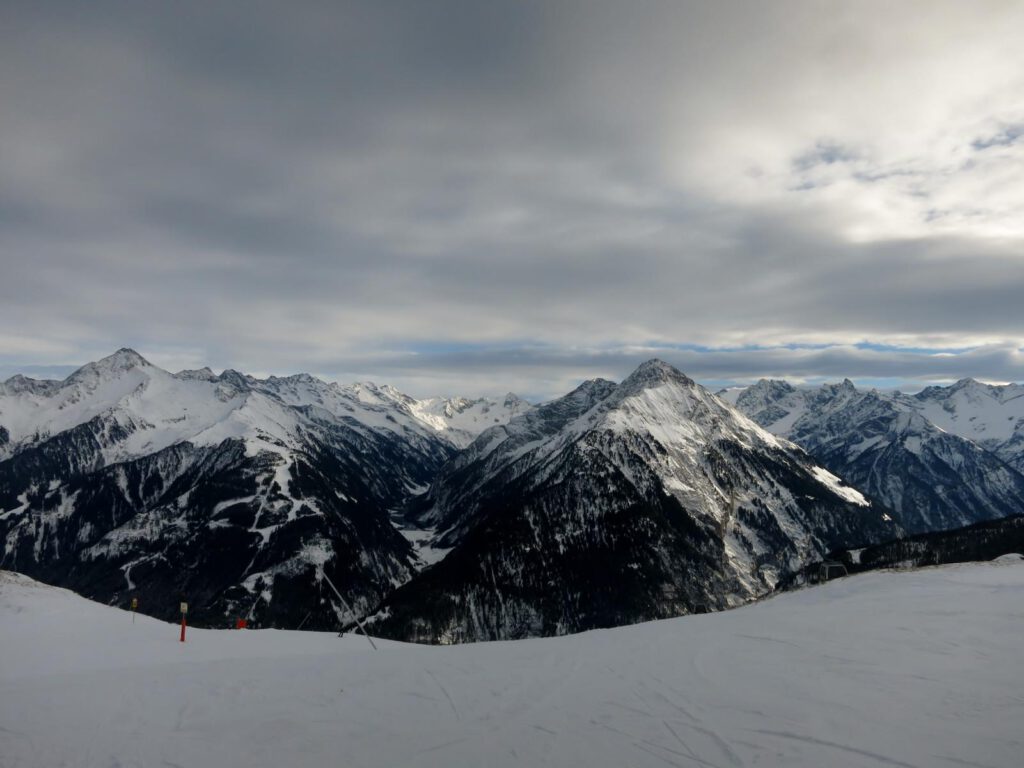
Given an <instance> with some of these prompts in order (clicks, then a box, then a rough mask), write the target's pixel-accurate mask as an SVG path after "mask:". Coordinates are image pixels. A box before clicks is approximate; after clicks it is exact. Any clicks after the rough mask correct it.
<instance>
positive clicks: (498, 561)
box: [377, 360, 900, 642]
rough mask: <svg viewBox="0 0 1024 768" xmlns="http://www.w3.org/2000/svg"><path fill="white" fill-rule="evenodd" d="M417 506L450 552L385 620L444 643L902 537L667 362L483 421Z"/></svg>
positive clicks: (750, 594) (582, 615)
mask: <svg viewBox="0 0 1024 768" xmlns="http://www.w3.org/2000/svg"><path fill="white" fill-rule="evenodd" d="M410 514H411V515H412V516H413V517H414V518H415V519H416V520H417V521H418V522H420V523H421V524H423V525H427V526H433V527H435V528H436V530H437V531H438V533H437V541H438V542H439V543H440V544H442V545H444V546H446V547H451V548H452V550H451V553H450V554H449V555H448V556H447V557H445V558H444V559H443V560H442V561H441V562H439V563H437V564H436V565H434V566H432V567H430V568H428V569H427V570H425V571H423V572H421V573H420V574H418V575H417V576H416V577H415V578H414V579H412V580H411V581H410V582H409V583H407V584H406V585H404V586H403V587H401V588H399V589H398V590H397V591H396V592H395V593H394V594H393V595H392V596H391V597H390V598H389V599H388V601H387V602H386V604H385V609H384V612H383V613H382V614H381V619H380V621H379V623H378V624H377V629H378V631H381V632H383V633H385V634H388V635H391V636H394V637H400V638H403V639H411V640H427V641H442V642H454V641H461V640H482V639H508V638H516V637H526V636H532V635H545V634H563V633H566V632H574V631H579V630H582V629H588V628H594V627H601V626H612V625H616V624H624V623H633V622H636V621H642V620H645V619H651V618H659V617H666V616H674V615H679V614H683V613H690V612H693V611H696V610H699V609H707V608H711V609H716V608H724V607H728V606H731V605H737V604H740V603H742V602H744V601H746V600H749V599H752V598H754V597H758V596H761V595H764V594H767V593H768V592H770V591H771V590H772V589H773V587H774V585H775V583H776V582H777V581H778V579H779V578H780V577H781V576H783V575H785V574H788V573H790V572H793V571H796V570H799V569H800V568H802V567H803V566H804V565H805V564H806V563H807V562H808V561H809V560H812V559H816V558H820V557H821V556H822V555H823V554H824V553H825V552H827V551H828V550H830V549H833V548H835V546H836V545H837V543H838V542H862V543H864V542H869V541H872V542H877V541H882V540H885V539H888V538H892V537H893V536H896V535H898V534H899V533H900V528H899V526H898V525H896V524H895V523H894V522H893V521H892V520H891V519H890V517H889V515H888V514H887V511H886V510H885V508H884V507H882V506H881V505H878V504H876V503H874V502H872V501H871V500H870V499H868V498H865V497H864V496H863V495H862V494H860V493H859V492H858V491H856V490H855V489H853V488H850V487H848V486H846V485H844V484H843V483H842V481H840V480H839V479H838V478H836V477H835V476H833V475H832V474H830V473H829V472H828V471H827V470H825V469H823V468H821V467H819V466H817V465H815V464H814V462H813V461H812V460H811V459H810V458H809V457H808V456H807V455H806V454H805V453H804V452H803V451H802V450H800V449H799V448H797V447H796V446H795V445H793V444H791V443H789V442H787V441H784V440H779V439H777V438H776V437H774V436H772V435H771V434H769V433H768V432H766V431H765V430H763V429H761V428H760V427H759V426H757V424H755V423H754V422H753V421H751V420H750V419H748V418H747V417H746V416H744V415H743V414H742V413H740V412H738V411H736V410H735V409H733V408H732V407H731V406H729V405H728V404H726V403H723V402H722V401H721V400H719V399H718V398H717V397H715V396H714V395H713V394H711V393H710V392H708V391H707V390H706V389H704V388H703V387H701V386H700V385H699V384H696V383H695V382H694V381H693V380H691V379H689V378H688V377H686V376H685V375H684V374H682V373H681V372H679V371H678V370H676V369H674V368H672V367H671V366H669V365H667V364H666V363H664V362H662V361H659V360H652V361H649V362H647V363H644V364H643V365H641V366H640V367H639V368H638V369H637V370H636V371H634V372H633V373H632V374H631V375H630V376H629V377H628V378H626V379H625V380H624V381H623V382H622V383H621V384H618V385H616V384H613V383H612V382H608V381H604V380H600V379H597V380H593V381H588V382H584V383H583V384H582V385H580V386H579V387H578V388H577V389H576V390H574V391H573V392H571V393H569V394H568V395H566V396H565V397H563V398H560V399H557V400H554V401H552V402H550V403H547V404H544V405H542V406H539V407H538V408H536V409H535V410H533V411H531V412H530V413H528V414H525V415H523V416H520V417H517V418H513V419H512V420H511V421H509V423H508V424H506V425H503V426H499V427H495V428H493V429H490V430H488V431H486V432H484V433H483V434H481V435H480V437H478V438H477V439H476V440H475V441H474V442H473V443H472V444H471V445H470V446H469V447H468V448H467V449H466V450H465V451H463V452H462V453H460V454H458V455H457V456H456V457H455V458H454V459H452V460H451V461H450V462H449V463H448V464H447V465H446V466H445V467H444V468H443V469H442V470H441V472H440V474H439V476H438V479H437V480H436V481H435V483H434V484H433V485H432V486H431V489H430V491H429V492H428V493H427V494H426V495H425V496H424V497H421V498H419V499H417V500H416V503H415V504H414V505H413V507H412V508H411V510H410Z"/></svg>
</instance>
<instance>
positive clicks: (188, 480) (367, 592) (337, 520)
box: [0, 349, 530, 626]
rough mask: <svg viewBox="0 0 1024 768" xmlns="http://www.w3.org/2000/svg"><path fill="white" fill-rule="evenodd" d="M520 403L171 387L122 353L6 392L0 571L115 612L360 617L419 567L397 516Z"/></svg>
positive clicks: (187, 382) (220, 381) (302, 387)
mask: <svg viewBox="0 0 1024 768" xmlns="http://www.w3.org/2000/svg"><path fill="white" fill-rule="evenodd" d="M529 408H530V406H529V405H528V404H526V403H524V402H522V401H520V400H518V398H515V397H514V396H512V395H510V396H509V397H507V398H505V400H504V401H503V402H494V401H486V400H478V401H467V400H464V399H456V400H451V401H438V400H431V401H416V400H414V399H413V398H410V397H408V396H406V395H403V394H402V393H400V392H398V391H397V390H395V389H393V388H391V387H387V386H376V385H374V384H371V383H360V384H354V385H350V386H340V385H338V384H334V383H326V382H324V381H321V380H319V379H316V378H314V377H312V376H308V375H297V376H291V377H286V378H275V377H271V378H269V379H262V380H261V379H255V378H253V377H251V376H246V375H244V374H241V373H238V372H237V371H231V370H228V371H225V372H224V373H222V374H220V375H215V374H214V373H213V372H212V371H210V370H209V369H203V370H198V371H183V372H181V373H177V374H172V373H169V372H167V371H164V370H162V369H160V368H158V367H156V366H154V365H151V364H150V363H148V362H147V361H146V360H145V359H143V358H142V357H141V356H140V355H139V354H137V353H136V352H134V351H132V350H129V349H122V350H119V351H118V352H116V353H115V354H113V355H111V356H109V357H107V358H104V359H103V360H100V361H98V362H95V363H90V364H88V365H85V366H83V367H82V368H81V369H79V370H78V371H76V372H75V373H74V374H72V375H71V376H69V377H68V378H67V379H66V380H64V381H59V382H58V381H34V380H30V379H26V378H24V377H15V378H13V379H10V380H8V381H7V382H4V383H3V384H2V385H0V425H2V427H0V541H2V542H3V549H2V552H0V562H2V563H3V565H4V567H8V568H16V569H18V570H21V571H23V572H25V573H29V574H33V575H35V576H38V577H40V578H45V579H47V580H50V581H53V582H57V583H61V584H64V585H67V586H71V587H73V588H75V589H78V590H79V591H82V592H84V593H85V594H89V595H94V596H96V597H100V598H102V599H106V600H117V599H121V598H122V597H123V596H124V595H126V594H128V593H130V592H134V591H135V590H136V589H137V588H138V587H137V585H141V584H145V590H146V592H147V594H148V595H149V596H150V602H151V604H154V605H156V604H163V605H166V606H168V608H167V610H168V611H171V610H172V608H171V606H172V604H173V602H174V600H173V599H172V598H173V596H174V595H176V594H179V593H180V594H188V595H191V596H192V597H193V599H192V602H193V604H195V605H196V606H197V607H199V616H198V618H199V619H200V620H210V621H213V620H220V619H221V618H223V617H227V616H236V615H243V616H244V615H249V616H250V617H254V618H256V619H257V620H262V621H275V622H278V623H284V624H288V623H291V624H297V623H298V622H299V621H301V620H302V619H303V618H304V617H310V618H311V620H312V621H311V624H312V625H313V626H316V625H317V624H318V623H320V624H323V623H329V624H332V623H336V621H337V619H334V618H332V616H331V613H332V612H334V611H335V610H336V611H338V612H340V613H341V614H345V613H346V612H345V609H344V607H343V606H341V605H340V604H338V605H335V604H334V602H333V600H334V598H333V595H332V594H331V592H330V590H326V591H325V590H324V589H323V587H322V583H321V574H322V573H324V572H325V571H326V572H327V573H328V575H329V576H330V577H331V579H332V580H334V581H335V583H337V584H339V586H342V587H343V588H344V590H345V591H346V592H347V593H348V594H349V596H350V601H351V603H352V604H353V606H354V607H355V609H356V610H357V611H358V612H365V611H366V610H368V609H369V608H370V607H372V606H374V605H376V604H377V603H378V602H379V601H380V600H381V599H382V598H383V596H384V595H385V594H386V593H387V592H388V591H390V589H392V588H393V587H394V586H395V585H396V584H399V583H401V582H403V581H405V580H407V579H408V578H410V577H411V575H412V574H413V573H414V572H415V570H416V568H417V566H418V562H417V557H416V553H415V552H414V551H413V549H412V548H411V546H410V544H409V542H408V541H407V540H406V539H405V538H404V537H403V536H402V535H401V534H400V533H399V532H398V531H396V530H395V528H394V526H393V525H392V523H391V520H390V510H391V508H393V507H396V506H399V505H401V504H402V503H404V502H405V501H406V499H408V498H409V497H410V496H411V495H412V494H414V493H417V492H420V491H422V490H424V489H425V488H426V487H427V485H428V484H429V483H430V481H431V480H432V478H433V476H434V475H435V473H436V472H437V470H438V469H439V467H440V466H441V465H442V464H443V463H444V462H445V461H446V460H447V459H448V458H450V457H451V456H452V455H454V453H455V452H456V450H457V449H458V447H459V446H460V445H463V444H465V442H466V440H467V439H469V438H470V437H471V436H472V434H473V430H474V429H476V430H477V431H481V430H482V429H483V428H484V427H486V426H491V425H493V424H494V423H495V421H497V422H499V423H500V421H501V420H503V419H507V418H509V417H510V416H511V415H512V414H513V413H518V412H522V411H525V410H528V409H529Z"/></svg>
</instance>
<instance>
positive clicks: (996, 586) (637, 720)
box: [0, 558, 1024, 768]
mask: <svg viewBox="0 0 1024 768" xmlns="http://www.w3.org/2000/svg"><path fill="white" fill-rule="evenodd" d="M177 631H178V630H177V627H176V626H174V625H171V624H165V623H162V622H158V621H156V620H153V619H150V618H147V617H143V616H138V617H136V620H135V624H134V625H133V624H132V620H131V616H130V614H128V613H127V612H124V611H121V610H118V609H115V608H110V607H107V606H102V605H98V604H95V603H91V602H89V601H86V600H84V599H82V598H79V597H77V596H75V595H73V594H72V593H70V592H67V591H65V590H60V589H56V588H52V587H46V586H42V585H39V584H37V583H35V582H32V581H31V580H28V579H26V578H25V577H20V576H16V575H13V574H0V766H3V768H15V767H17V768H22V767H24V768H29V767H31V768H35V767H37V766H38V767H39V768H43V767H45V768H53V767H54V766H61V765H66V766H76V767H82V768H86V767H89V766H103V767H104V768H107V767H108V766H113V765H117V766H181V767H182V768H187V767H191V766H251V767H253V768H259V767H260V766H275V768H277V767H279V766H380V767H381V768H391V767H392V766H519V765H521V766H576V765H585V766H597V767H600V766H615V767H616V768H620V767H622V766H665V765H669V766H717V767H720V768H725V767H726V766H754V765H756V766H814V767H815V768H821V767H823V766H830V767H831V766H834V767H836V768H842V767H843V766H858V768H859V767H860V766H915V767H918V766H919V767H920V768H925V767H930V766H963V765H973V766H989V767H995V768H1002V767H1004V766H1005V767H1006V768H1010V767H1011V766H1019V765H1020V764H1021V755H1022V754H1024V747H1022V735H1021V734H1022V730H1021V724H1022V723H1024V693H1022V691H1024V664H1022V663H1021V662H1020V652H1019V647H1020V638H1021V637H1022V636H1024V562H1022V561H1021V560H1020V559H1019V558H1018V559H1016V560H1014V559H1012V558H1003V559H1002V561H1001V562H999V563H997V564H972V565H963V566H947V567H943V568H935V569H926V570H922V571H917V572H882V573H872V574H865V575H862V576H857V577H853V578H848V579H842V580H839V581H836V582H832V583H830V584H827V585H825V586H822V587H818V588H814V589H808V590H803V591H801V592H796V593H791V594H787V595H782V596H780V597H777V598H774V599H772V600H767V601H764V602H762V603H759V604H756V605H751V606H748V607H744V608H740V609H737V610H734V611H729V612H726V613H720V614H708V615H701V616H691V617H686V618H682V619H674V620H668V621H660V622H652V623H648V624H642V625H636V626H633V627H622V628H618V629H613V630H598V631H593V632H589V633H585V634H581V635H576V636H570V637H563V638H551V639H540V640H527V641H518V642H507V643H485V644H478V645H467V646H455V647H423V646H413V645H404V644H400V643H389V642H385V641H378V645H379V647H380V650H379V651H377V652H374V651H373V650H372V649H371V648H370V647H369V644H368V643H367V642H366V640H365V639H364V638H362V637H361V636H358V635H348V636H346V637H344V638H337V637H335V636H334V635H333V634H314V633H299V632H283V631H273V630H265V631H214V630H205V631H204V630H194V629H190V630H189V633H188V641H187V642H186V643H185V644H181V643H179V642H178V639H177Z"/></svg>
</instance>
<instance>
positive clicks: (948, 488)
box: [724, 379, 1024, 533]
mask: <svg viewBox="0 0 1024 768" xmlns="http://www.w3.org/2000/svg"><path fill="white" fill-rule="evenodd" d="M1021 393H1024V387H1019V386H1018V385H1013V384H1011V385H1007V386H1004V387H996V386H990V385H984V384H979V383H978V382H975V381H973V380H964V381H961V382H958V383H957V384H955V385H953V386H951V387H929V388H928V389H925V390H924V391H922V392H921V393H919V394H917V395H906V394H903V393H900V392H893V393H884V392H879V391H877V390H860V389H858V388H857V387H855V386H854V385H853V383H852V382H850V381H849V380H846V381H843V382H842V383H840V384H825V385H822V386H820V387H814V388H797V387H794V386H792V385H790V384H788V383H787V382H785V381H778V380H767V379H762V380H761V381H759V382H757V383H756V384H753V385H751V386H750V387H747V388H745V389H742V390H731V391H729V392H727V393H724V396H725V397H727V398H729V399H731V400H733V401H734V402H735V404H736V407H737V408H739V409H740V410H742V411H743V412H744V413H746V414H747V415H749V416H750V417H751V418H752V419H754V420H755V421H756V422H758V423H759V424H761V425H762V426H763V427H765V428H766V429H768V430H769V431H771V432H773V433H774V434H778V435H780V436H782V437H785V438H787V439H789V440H792V441H794V442H795V443H797V444H799V445H800V446H802V447H803V448H804V449H806V450H807V451H808V452H809V453H811V455H813V456H815V457H816V458H818V459H819V460H820V461H821V462H822V463H824V465H825V466H826V467H828V468H829V469H830V470H831V471H832V472H835V473H836V474H838V475H840V476H841V477H843V478H845V479H846V480H848V481H849V482H850V483H852V484H853V485H855V486H856V487H858V488H860V489H861V490H863V491H865V492H867V493H870V494H872V495H873V496H875V497H877V498H879V499H880V500H882V501H883V502H884V503H885V504H886V505H887V506H889V507H891V508H892V509H893V510H895V512H896V513H897V515H898V516H899V519H900V522H901V523H902V524H903V526H904V527H905V528H906V529H907V530H908V531H909V532H911V533H922V532H926V531H935V530H943V529H949V528H959V527H961V526H964V525H969V524H971V523H975V522H979V521H982V520H989V519H994V518H999V517H1005V516H1008V515H1014V514H1020V513H1021V512H1022V511H1024V475H1022V474H1021V473H1020V472H1019V471H1018V470H1017V469H1016V467H1018V466H1020V465H1021V461H1022V458H1024V454H1022V452H1021V451H1020V450H1019V445H1020V439H1021V438H1020V435H1021V430H1022V424H1024V419H1022V416H1024V398H1022V397H1021V396H1020V394H1021ZM932 419H935V421H933V420H932Z"/></svg>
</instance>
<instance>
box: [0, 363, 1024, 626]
mask: <svg viewBox="0 0 1024 768" xmlns="http://www.w3.org/2000/svg"><path fill="white" fill-rule="evenodd" d="M1022 390H1024V388H1022V387H1019V386H1016V385H1010V386H1007V387H993V386H989V385H983V384H978V383H977V382H973V381H969V380H968V381H964V382H959V383H958V384H956V385H954V386H952V387H947V388H929V389H926V390H924V391H923V392H921V393H919V394H918V395H913V396H909V395H902V394H898V393H897V394H882V393H878V392H874V391H870V392H867V391H860V390H857V389H856V388H855V387H854V386H853V385H852V384H850V383H849V382H845V383H843V384H840V385H829V386H826V387H821V388H819V389H814V390H809V389H797V388H795V387H792V386H790V385H788V384H786V383H785V382H774V381H762V382H759V383H758V384H757V385H754V386H752V387H749V388H747V389H745V390H743V391H729V392H726V393H721V394H722V397H718V396H715V395H713V394H711V393H710V392H708V391H707V390H705V389H704V388H702V387H701V386H699V385H698V384H696V383H695V382H693V381H692V380H691V379H689V378H687V377H686V376H685V375H683V374H682V373H680V372H679V371H677V370H675V369H674V368H672V367H671V366H668V365H666V364H665V363H662V362H660V361H656V360H654V361H650V362H648V363H645V364H644V365H642V366H640V368H638V369H637V370H636V371H635V372H634V373H633V374H632V375H631V376H629V377H628V378H627V379H625V380H624V381H623V382H622V383H621V384H615V383H613V382H610V381H605V380H601V379H596V380H592V381H587V382H584V383H583V384H581V385H580V386H579V387H578V388H577V389H575V390H574V391H573V392H571V393H569V394H568V395H565V396H564V397H561V398H558V399H555V400H552V401H550V402H548V403H545V404H542V405H540V406H535V405H531V404H530V403H527V402H525V401H523V400H521V399H520V398H518V397H516V396H515V395H512V394H509V395H506V396H505V397H502V398H497V399H490V398H483V399H476V400H470V399H466V398H460V397H453V398H433V399H428V400H417V399H415V398H413V397H410V396H408V395H405V394H403V393H401V392H399V391H398V390H396V389H394V388H393V387H390V386H380V385H376V384H372V383H368V382H363V383H357V384H351V385H340V384H337V383H328V382H325V381H322V380H320V379H317V378H315V377H313V376H310V375H307V374H299V375H295V376H288V377H270V378H266V379H259V378H255V377H252V376H248V375H246V374H243V373H240V372H237V371H232V370H227V371H224V372H223V373H220V374H215V373H214V372H212V371H211V370H209V369H205V368H204V369H201V370H195V371H182V372H180V373H170V372H168V371H165V370H163V369H161V368H159V367H157V366H154V365H152V364H150V363H149V362H147V361H146V360H145V359H144V358H142V357H141V356H140V355H139V354H137V353H136V352H134V351H132V350H129V349H122V350H119V351H118V352H116V353H115V354H113V355H111V356H109V357H107V358H104V359H102V360H99V361H97V362H95V363H90V364H88V365H85V366H83V367H82V368H80V369H79V370H77V371H76V372H74V373H73V374H72V375H70V376H69V377H68V378H66V379H65V380H63V381H39V380H33V379H29V378H25V377H22V376H16V377H14V378H12V379H9V380H7V381H6V382H3V383H2V384H0V567H3V568H9V569H15V570H18V571H22V572H24V573H27V574H30V575H32V576H34V577H36V578H39V579H42V580H44V581H48V582H51V583H55V584H60V585H62V586H67V587H71V588H72V589H75V590H76V591H79V592H81V593H83V594H85V595H87V596H90V597H94V598H97V599H100V600H103V601H106V602H123V601H126V600H127V599H128V598H129V597H130V596H133V595H139V596H140V598H141V599H142V600H143V605H144V610H147V611H148V612H150V613H152V614H154V615H157V616H160V617H164V618H173V616H174V613H175V610H176V607H177V603H178V600H179V599H181V598H184V599H187V600H188V601H189V602H190V604H191V605H192V611H191V615H192V616H193V619H194V620H196V621H198V622H199V623H208V624H222V623H225V622H228V621H231V620H233V619H235V618H249V619H250V620H252V621H255V622H257V623H264V624H270V625H274V626H282V627H296V626H300V625H302V626H304V627H308V628H329V627H336V626H337V625H338V623H339V622H341V623H347V622H349V621H350V620H352V619H353V618H355V615H367V614H370V613H375V620H376V621H377V622H378V628H379V629H380V631H382V632H386V633H388V634H390V635H391V636H394V637H402V638H413V639H420V640H429V641H458V640H468V639H480V638H504V637H520V636H526V635H537V634H562V633H565V632H571V631H575V630H579V629H584V628H588V627H597V626H608V625H612V624H623V623H632V622H635V621H638V620H642V619H647V618H657V617H665V616H673V615H679V614H682V613H688V612H693V611H700V610H714V609H717V608H724V607H728V606H732V605H736V604H739V603H742V602H745V601H747V600H750V599H753V598H756V597H759V596H762V595H765V594H768V593H769V592H771V591H772V590H773V589H774V588H775V587H776V585H777V584H778V583H780V582H781V581H784V580H785V579H787V578H788V577H790V576H792V575H793V574H795V573H799V572H800V571H801V569H805V568H806V567H807V566H808V564H810V563H813V562H815V561H817V560H819V559H821V558H823V557H825V556H827V554H828V553H829V552H832V551H834V550H840V549H850V548H855V547H863V546H865V545H870V544H874V543H878V542H880V541H884V540H887V539H891V538H893V537H895V536H898V535H900V534H901V533H902V532H903V531H910V532H920V531H930V530H941V529H948V528H953V527H957V526H961V525H964V524H968V523H972V522H975V521H977V520H984V519H990V518H996V517H1001V516H1007V515H1012V514H1019V513H1020V512H1021V511H1022V509H1024V475H1022V474H1021V472H1020V471H1019V470H1018V469H1017V467H1020V466H1021V461H1022V454H1021V450H1020V446H1021V441H1022V434H1024V427H1022V424H1024V411H1022V405H1024V398H1022V397H1021V392H1022ZM731 402H734V403H735V405H736V407H735V408H734V407H733V405H731V404H730V403H731ZM798 446H799V447H798ZM805 451H806V452H805ZM840 478H842V479H840ZM325 577H329V579H330V581H331V582H333V584H335V585H336V586H337V587H338V588H339V590H340V591H341V593H342V594H343V595H344V596H345V597H346V600H341V599H339V598H338V597H337V596H336V595H335V593H334V591H333V590H332V589H331V588H330V587H329V586H328V585H326V579H325ZM346 603H347V605H346Z"/></svg>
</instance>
